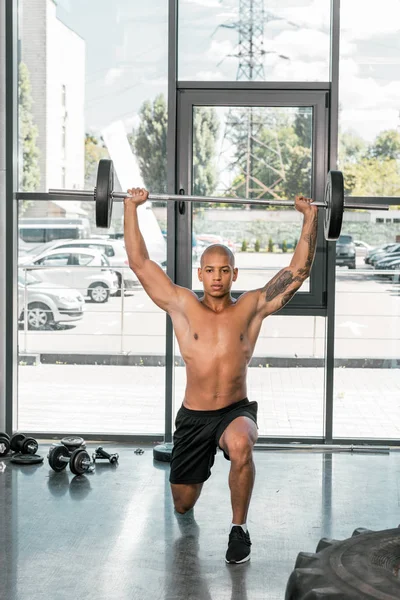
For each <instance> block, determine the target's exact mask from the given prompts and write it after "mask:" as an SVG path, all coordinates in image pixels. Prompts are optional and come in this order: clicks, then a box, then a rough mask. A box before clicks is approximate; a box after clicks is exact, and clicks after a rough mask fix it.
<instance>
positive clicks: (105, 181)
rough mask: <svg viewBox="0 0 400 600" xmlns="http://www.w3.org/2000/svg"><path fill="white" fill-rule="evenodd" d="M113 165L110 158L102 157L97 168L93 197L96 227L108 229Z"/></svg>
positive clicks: (110, 212)
mask: <svg viewBox="0 0 400 600" xmlns="http://www.w3.org/2000/svg"><path fill="white" fill-rule="evenodd" d="M113 189H114V166H113V162H112V160H108V159H106V158H102V159H101V160H100V162H99V166H98V169H97V181H96V189H95V194H94V198H95V201H96V227H101V228H103V229H108V228H109V227H110V225H111V214H112V204H113V198H112V192H113Z"/></svg>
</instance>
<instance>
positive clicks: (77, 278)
mask: <svg viewBox="0 0 400 600" xmlns="http://www.w3.org/2000/svg"><path fill="white" fill-rule="evenodd" d="M20 264H21V263H20ZM28 264H31V265H32V266H37V267H47V268H46V269H40V268H38V269H37V270H35V269H34V270H33V271H34V273H35V275H36V277H37V278H40V279H41V280H42V281H47V282H49V283H56V284H61V285H63V286H64V287H73V288H77V289H78V290H80V291H81V292H82V294H83V295H85V296H88V297H89V298H90V300H91V301H92V302H97V303H99V304H100V303H104V302H107V301H108V298H109V296H110V295H111V296H113V295H115V294H116V293H117V291H118V277H117V275H116V274H115V273H114V271H113V270H111V269H110V264H109V262H108V260H107V258H106V257H105V256H104V255H103V254H101V253H100V252H99V251H98V250H93V249H92V248H82V249H81V250H80V249H78V248H62V249H57V250H50V251H48V252H47V253H46V254H45V255H44V256H41V257H40V258H35V259H34V260H33V261H32V262H31V263H27V262H24V265H25V266H28ZM101 267H103V268H101Z"/></svg>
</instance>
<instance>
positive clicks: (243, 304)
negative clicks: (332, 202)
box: [124, 188, 318, 563]
mask: <svg viewBox="0 0 400 600" xmlns="http://www.w3.org/2000/svg"><path fill="white" fill-rule="evenodd" d="M128 194H130V196H132V197H127V198H125V200H124V212H125V221H124V235H125V246H126V251H127V254H128V259H129V266H130V267H131V269H132V270H133V271H134V272H135V273H136V275H137V277H138V278H139V280H140V282H141V284H142V285H143V288H144V289H145V291H146V292H147V294H148V295H149V296H150V298H151V299H152V300H153V302H155V304H157V306H159V307H160V308H162V309H163V310H165V311H166V312H167V313H168V314H169V315H170V317H171V319H172V323H173V327H174V330H175V334H176V337H177V340H178V343H179V348H180V350H181V354H182V358H183V360H184V361H185V365H186V375H187V383H186V391H185V397H184V400H183V404H182V406H181V408H180V409H179V411H178V413H177V416H176V422H175V426H176V430H175V433H174V438H173V441H174V446H173V451H172V457H171V473H170V483H171V491H172V496H173V500H174V505H175V510H176V511H177V512H178V513H185V512H187V511H189V510H190V509H191V508H192V507H193V506H194V505H195V503H196V501H197V499H198V498H199V496H200V492H201V488H202V487H203V483H204V481H206V479H208V478H209V476H210V474H211V467H212V465H213V463H214V457H215V454H216V450H217V448H220V449H221V450H222V451H223V453H224V456H225V458H227V459H228V460H230V462H231V466H230V473H229V488H230V492H231V504H232V512H233V518H232V525H231V530H230V534H229V542H228V550H227V552H226V557H225V560H226V562H227V563H243V562H246V561H247V560H249V559H250V545H251V542H250V535H249V532H248V531H247V525H246V518H247V512H248V508H249V504H250V498H251V493H252V489H253V484H254V478H255V467H254V462H253V446H254V444H255V442H256V440H257V402H250V401H249V400H248V399H247V397H246V396H247V390H246V375H247V366H248V364H249V362H250V359H251V356H252V354H253V351H254V347H255V344H256V341H257V338H258V335H259V332H260V329H261V325H262V321H263V319H265V317H268V315H271V314H272V313H274V312H276V311H278V310H279V309H280V308H282V307H283V306H284V305H285V304H286V303H287V302H288V301H289V300H290V299H291V298H292V296H293V295H294V294H295V293H296V292H297V290H298V289H299V288H300V286H301V285H302V283H303V282H304V281H305V280H306V279H307V277H308V276H309V275H310V271H311V266H312V263H313V260H314V255H315V246H316V240H317V220H318V218H317V207H316V206H313V205H312V204H311V202H312V200H311V199H310V198H305V197H303V196H298V197H296V201H295V206H296V209H297V210H298V211H299V212H301V213H303V228H302V232H301V237H300V239H299V242H298V244H297V246H296V250H295V252H294V254H293V256H292V260H291V261H290V265H289V266H288V267H286V268H284V269H282V270H281V271H279V273H277V275H275V277H273V278H272V279H271V281H269V282H268V283H267V284H266V285H265V286H264V287H263V288H261V289H257V290H252V291H248V292H245V293H244V294H242V295H241V296H240V298H238V299H237V300H235V299H234V298H232V296H231V287H232V282H233V281H236V279H237V276H238V269H237V268H235V259H234V256H233V254H232V252H231V251H230V250H229V249H228V248H226V247H225V246H223V245H220V244H214V245H213V246H209V247H208V248H206V250H205V251H204V253H203V255H202V257H201V266H200V268H199V269H198V276H199V280H200V281H201V282H202V284H203V288H204V295H203V296H202V298H200V299H199V298H198V297H197V295H196V294H195V293H194V292H192V291H191V290H189V289H187V288H184V287H180V286H178V285H175V284H174V283H173V282H172V281H171V280H170V278H169V277H168V276H167V275H166V274H165V273H164V271H163V270H162V269H161V268H160V267H159V265H158V264H157V263H155V262H153V261H152V260H150V259H149V255H148V252H147V248H146V245H145V242H144V239H143V236H142V234H141V232H140V229H139V225H138V217H137V207H138V206H139V205H140V204H143V203H144V202H146V200H147V197H148V192H147V191H146V190H144V189H140V188H132V189H130V190H128Z"/></svg>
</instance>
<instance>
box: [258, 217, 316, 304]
mask: <svg viewBox="0 0 400 600" xmlns="http://www.w3.org/2000/svg"><path fill="white" fill-rule="evenodd" d="M317 222H318V214H317V213H315V216H314V219H313V222H312V226H311V232H310V233H307V234H305V235H304V237H303V239H304V241H305V242H307V244H308V252H307V258H306V262H305V265H304V267H302V268H300V269H297V271H296V272H295V273H293V272H292V271H291V270H286V269H283V270H282V271H279V273H277V274H276V275H275V277H273V278H272V279H271V281H269V282H268V283H267V285H266V286H265V287H264V292H265V300H266V302H271V301H272V300H274V299H275V298H277V297H278V296H281V307H282V306H285V304H287V303H288V302H289V300H290V299H291V298H292V297H293V296H294V294H295V293H296V292H297V290H298V289H299V287H300V286H301V284H302V283H303V281H304V280H305V279H306V278H307V277H308V276H309V274H310V270H311V266H312V263H313V260H314V255H315V246H316V243H317ZM293 284H295V285H293ZM291 286H293V287H292V288H291V289H289V287H291Z"/></svg>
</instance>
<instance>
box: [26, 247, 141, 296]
mask: <svg viewBox="0 0 400 600" xmlns="http://www.w3.org/2000/svg"><path fill="white" fill-rule="evenodd" d="M60 248H93V249H94V250H99V252H101V253H102V254H104V256H106V257H107V260H108V262H109V264H110V265H111V266H112V268H113V271H115V273H116V274H117V277H118V288H119V289H118V292H117V295H120V290H121V282H122V281H123V282H124V289H125V290H126V291H127V290H132V289H133V288H136V287H139V286H140V282H139V280H138V278H137V277H136V275H135V273H134V272H133V271H132V270H131V269H130V268H129V265H128V256H127V254H126V250H125V244H124V242H123V240H109V239H101V238H99V239H97V238H85V239H78V240H68V239H63V240H54V241H53V242H48V243H46V244H42V245H41V246H38V247H35V248H34V249H32V250H31V251H30V252H29V253H27V254H25V255H22V256H21V257H20V264H26V263H25V261H26V260H27V259H28V260H30V261H32V260H33V259H34V260H37V259H39V258H42V256H45V255H46V254H47V252H49V250H57V249H60ZM33 257H34V258H33Z"/></svg>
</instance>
